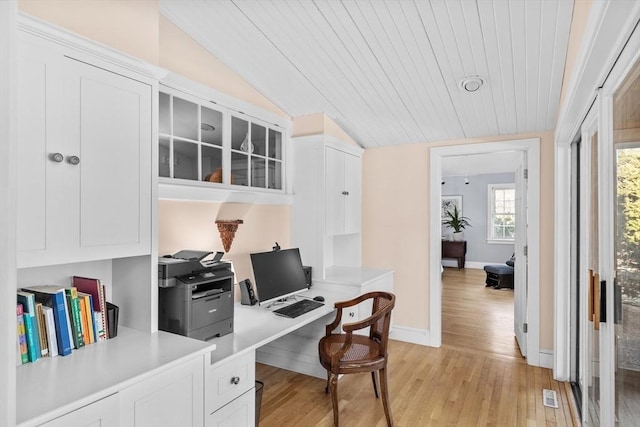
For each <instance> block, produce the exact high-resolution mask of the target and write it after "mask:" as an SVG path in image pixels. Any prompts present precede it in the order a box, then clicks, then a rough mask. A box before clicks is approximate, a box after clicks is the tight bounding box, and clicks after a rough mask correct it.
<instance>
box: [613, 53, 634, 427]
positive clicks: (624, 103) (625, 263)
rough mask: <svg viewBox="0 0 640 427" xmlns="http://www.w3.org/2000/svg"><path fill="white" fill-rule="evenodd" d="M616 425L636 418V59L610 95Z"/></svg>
mask: <svg viewBox="0 0 640 427" xmlns="http://www.w3.org/2000/svg"><path fill="white" fill-rule="evenodd" d="M613 142H614V150H615V156H614V162H615V165H614V166H615V171H616V177H615V178H616V179H615V183H614V185H615V189H614V190H615V199H614V208H615V220H614V221H615V234H614V260H615V264H614V266H615V281H614V313H613V321H614V323H615V361H614V362H615V371H614V372H615V414H616V425H618V426H635V425H638V424H637V423H638V416H639V414H640V61H639V62H637V63H636V64H635V66H634V67H633V69H632V70H631V72H629V74H628V75H627V77H626V78H625V80H624V81H623V83H622V85H621V86H620V87H619V88H618V90H617V91H616V93H615V95H614V97H613Z"/></svg>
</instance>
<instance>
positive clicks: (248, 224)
mask: <svg viewBox="0 0 640 427" xmlns="http://www.w3.org/2000/svg"><path fill="white" fill-rule="evenodd" d="M217 219H220V220H236V219H241V220H243V221H244V223H243V224H240V225H239V226H238V231H237V232H236V236H235V239H234V240H233V243H232V245H231V249H230V250H229V252H228V253H227V254H226V255H225V257H224V259H226V260H231V261H233V264H234V268H235V271H236V278H237V280H243V279H246V278H251V279H253V270H252V268H251V260H250V258H249V254H250V253H252V252H264V251H270V250H271V248H272V247H273V246H274V243H275V242H278V243H279V244H280V246H282V247H283V248H287V247H289V246H290V242H291V227H290V224H291V209H290V208H289V207H288V206H275V205H249V204H239V203H222V204H221V203H211V202H185V201H175V200H160V201H159V202H158V230H159V231H158V254H159V255H167V254H173V253H176V252H178V251H179V250H181V249H195V250H206V251H224V248H223V246H222V241H221V240H220V234H219V233H218V228H217V226H216V224H215V221H216V220H217Z"/></svg>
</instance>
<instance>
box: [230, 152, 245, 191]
mask: <svg viewBox="0 0 640 427" xmlns="http://www.w3.org/2000/svg"><path fill="white" fill-rule="evenodd" d="M248 172H249V160H248V156H247V155H246V154H243V153H234V152H232V153H231V181H232V183H233V184H235V185H249V174H248Z"/></svg>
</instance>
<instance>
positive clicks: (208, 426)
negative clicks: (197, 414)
mask: <svg viewBox="0 0 640 427" xmlns="http://www.w3.org/2000/svg"><path fill="white" fill-rule="evenodd" d="M255 398H256V397H255V392H254V390H253V389H251V390H249V391H247V392H245V393H244V394H242V395H241V396H240V397H238V398H237V399H235V400H233V401H232V402H230V403H228V404H227V405H225V406H223V407H222V408H220V409H218V410H217V411H216V412H214V413H213V414H210V415H208V416H207V417H206V420H205V424H204V425H205V427H222V426H252V425H254V420H255V407H256V404H255Z"/></svg>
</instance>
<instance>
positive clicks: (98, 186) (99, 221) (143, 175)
mask: <svg viewBox="0 0 640 427" xmlns="http://www.w3.org/2000/svg"><path fill="white" fill-rule="evenodd" d="M18 60H19V62H18V70H19V72H18V114H17V116H18V128H17V137H18V165H19V167H18V171H19V173H18V230H17V234H18V267H19V268H21V267H33V266H42V265H52V264H61V263H70V262H80V261H88V260H95V259H107V258H119V257H126V256H134V255H142V254H149V253H150V250H151V243H150V242H151V223H150V221H151V220H150V218H151V193H152V189H151V158H152V151H151V149H152V147H151V140H152V89H153V88H152V86H151V85H149V84H146V83H143V82H141V81H138V80H134V79H131V78H127V77H125V76H123V75H121V74H117V73H114V72H110V71H107V70H105V69H103V68H98V67H96V66H92V65H88V64H87V63H85V62H82V61H79V60H76V59H74V58H73V57H72V55H70V54H69V53H68V52H65V51H62V50H61V48H59V47H57V46H56V45H54V44H53V43H49V42H47V41H44V40H41V39H38V38H36V37H34V36H31V35H28V34H24V33H21V34H20V41H19V55H18Z"/></svg>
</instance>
